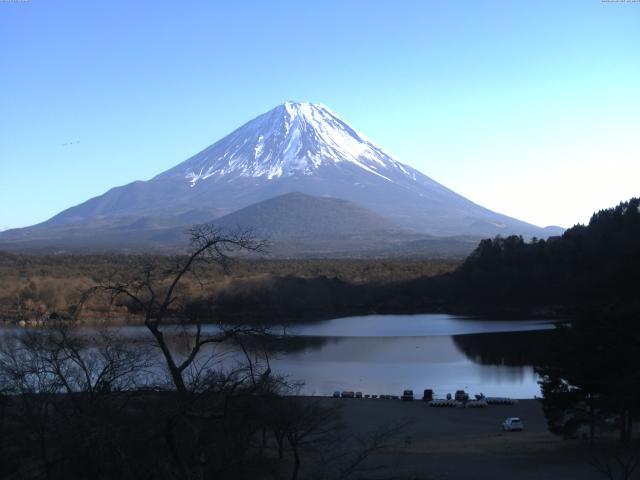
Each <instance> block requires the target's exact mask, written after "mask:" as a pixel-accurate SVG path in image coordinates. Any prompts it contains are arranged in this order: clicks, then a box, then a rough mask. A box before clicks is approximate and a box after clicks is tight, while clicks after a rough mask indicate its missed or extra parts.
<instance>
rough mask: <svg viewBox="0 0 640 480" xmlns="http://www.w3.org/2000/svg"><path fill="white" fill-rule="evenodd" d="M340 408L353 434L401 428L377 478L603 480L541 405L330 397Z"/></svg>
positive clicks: (382, 456) (378, 457) (379, 460)
mask: <svg viewBox="0 0 640 480" xmlns="http://www.w3.org/2000/svg"><path fill="white" fill-rule="evenodd" d="M326 401H327V403H328V404H334V405H335V404H338V405H341V406H342V414H341V415H342V420H343V423H344V424H345V426H346V427H347V428H348V430H349V431H351V432H354V433H356V434H360V435H363V434H366V433H367V432H371V431H373V430H375V429H377V428H382V427H384V426H386V425H393V424H398V423H402V424H403V425H404V426H403V428H402V430H401V433H400V434H399V435H398V436H397V437H396V440H395V441H394V443H393V444H391V445H389V446H388V447H387V448H385V449H384V450H383V451H381V452H379V453H376V454H375V455H374V456H373V457H372V458H371V459H370V465H371V466H376V469H375V473H374V475H373V476H374V477H377V478H415V479H442V480H445V479H470V480H473V479H477V480H485V479H487V480H488V479H491V480H496V479H502V478H510V479H511V478H515V479H525V480H528V479H532V480H533V479H584V480H590V479H598V478H602V477H600V476H599V475H600V474H599V473H598V472H597V471H596V470H595V469H594V468H593V467H592V466H591V465H590V464H589V460H588V459H589V456H588V451H587V449H586V448H585V447H584V445H583V444H582V443H581V442H580V441H565V440H562V439H559V438H558V437H556V436H554V435H552V434H550V433H549V432H548V431H547V425H546V422H545V418H544V415H543V413H542V408H541V406H540V403H539V402H537V401H536V400H522V401H520V402H518V403H517V404H516V405H500V406H498V405H492V406H489V407H487V408H473V409H464V408H432V407H429V406H428V405H427V404H426V403H424V402H422V401H413V402H402V401H400V400H380V399H375V400H373V399H327V400H326ZM512 416H517V417H520V418H522V420H523V421H524V425H525V429H524V431H523V432H503V431H502V430H501V423H502V422H503V421H504V419H505V418H507V417H512Z"/></svg>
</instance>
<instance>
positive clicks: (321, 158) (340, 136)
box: [0, 102, 561, 246]
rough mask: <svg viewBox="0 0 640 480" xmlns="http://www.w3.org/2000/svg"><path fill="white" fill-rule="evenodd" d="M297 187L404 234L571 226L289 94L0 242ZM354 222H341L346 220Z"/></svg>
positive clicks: (146, 218) (159, 221) (187, 211)
mask: <svg viewBox="0 0 640 480" xmlns="http://www.w3.org/2000/svg"><path fill="white" fill-rule="evenodd" d="M294 192H300V193H301V194H304V195H306V196H313V197H322V198H332V199H341V200H345V201H348V202H350V203H352V204H355V206H357V208H364V209H367V210H370V211H371V214H372V215H371V218H373V217H374V216H375V217H376V218H380V219H381V224H383V225H381V228H380V230H388V229H389V225H393V229H394V231H395V232H396V234H397V232H400V231H403V232H406V233H407V234H410V235H429V236H439V237H451V236H474V237H478V236H495V235H497V234H501V235H507V234H521V235H524V236H538V237H548V236H549V235H554V234H557V233H558V232H559V231H561V229H559V228H556V227H548V228H546V229H545V228H540V227H537V226H535V225H532V224H529V223H526V222H523V221H520V220H517V219H514V218H511V217H508V216H506V215H502V214H499V213H496V212H493V211H491V210H488V209H486V208H484V207H482V206H480V205H477V204H475V203H473V202H472V201H470V200H468V199H466V198H464V197H463V196H461V195H459V194H457V193H455V192H454V191H452V190H450V189H448V188H446V187H445V186H443V185H441V184H439V183H438V182H436V181H434V180H432V179H431V178H429V177H427V176H426V175H424V174H422V173H420V172H419V171H417V170H416V169H414V168H412V167H410V166H408V165H406V164H403V163H401V162H399V161H397V160H396V159H394V158H393V157H392V156H391V155H390V154H388V153H386V152H385V151H384V150H383V149H382V148H381V147H379V146H377V145H376V144H375V143H373V142H372V141H371V140H369V139H368V138H367V137H365V136H364V135H363V134H362V133H360V132H358V131H357V130H355V129H354V128H353V127H351V126H349V125H348V124H347V123H345V122H344V121H343V120H341V119H340V117H338V115H336V114H335V113H333V112H332V111H331V110H329V108H327V107H326V106H324V105H321V104H314V103H297V102H287V103H285V104H283V105H280V106H277V107H276V108H274V109H272V110H270V111H268V112H266V113H264V114H262V115H260V116H258V117H256V118H255V119H253V120H251V121H250V122H248V123H246V124H245V125H243V126H241V127H240V128H238V129H237V130H235V131H233V132H232V133H230V134H229V135H227V136H226V137H224V138H222V139H221V140H219V141H217V142H216V143H214V144H213V145H211V146H209V147H207V148H205V149H204V150H202V151H201V152H199V153H197V154H196V155H194V156H192V157H191V158H189V159H187V160H185V161H183V162H182V163H180V164H178V165H176V166H175V167H173V168H171V169H169V170H167V171H165V172H162V173H160V174H159V175H157V176H155V177H154V178H152V179H150V180H148V181H136V182H133V183H130V184H127V185H124V186H120V187H116V188H113V189H111V190H109V191H107V192H106V193H104V194H103V195H100V196H98V197H95V198H92V199H90V200H88V201H86V202H84V203H82V204H80V205H77V206H75V207H71V208H69V209H67V210H64V211H63V212H61V213H59V214H57V215H56V216H54V217H52V218H51V219H49V220H47V221H46V222H44V223H41V224H39V225H36V226H33V227H28V228H24V229H16V230H11V231H7V232H3V233H0V245H1V244H2V243H5V242H27V243H29V242H34V241H35V242H36V243H37V244H38V245H44V244H47V243H48V244H51V245H54V244H60V245H62V244H64V243H65V241H67V243H68V241H70V239H76V240H75V241H74V242H71V243H73V244H74V245H75V244H81V243H82V239H83V238H84V239H86V241H88V242H90V241H93V240H95V239H97V238H105V235H106V237H109V238H112V240H113V241H112V244H114V245H115V244H121V245H123V246H125V245H126V244H127V242H128V239H132V238H138V239H144V241H150V239H151V238H163V235H162V233H163V229H172V228H176V227H180V226H184V225H189V224H193V223H198V222H204V221H212V220H214V219H219V218H220V217H223V216H225V215H228V214H231V213H233V212H236V211H239V210H240V209H243V208H245V207H248V206H250V205H252V204H256V203H259V202H264V201H266V200H269V199H273V198H275V197H279V196H282V195H285V194H290V193H294ZM285 198H289V197H285ZM291 198H296V197H295V196H293V197H291ZM321 204H322V205H324V204H323V203H319V204H317V205H321ZM326 205H331V203H326ZM327 208H330V207H327ZM280 212H283V210H282V208H281V209H280ZM284 212H286V209H285V210H284ZM338 214H340V215H347V214H346V213H345V210H339V211H336V215H338ZM360 214H361V212H360ZM281 216H282V215H280V217H281ZM285 216H286V214H285ZM280 217H278V218H280ZM232 218H235V217H232ZM276 220H277V219H276ZM223 223H224V221H223ZM276 223H277V221H276ZM349 223H350V222H349V221H348V218H345V219H343V221H342V222H341V224H342V225H345V228H347V227H348V225H349ZM382 227H384V228H382ZM274 228H276V229H277V225H276V227H274ZM125 232H126V234H125ZM141 232H147V233H146V234H144V235H142V236H140V234H141ZM149 232H151V233H149ZM300 233H304V232H300ZM311 233H313V232H311ZM344 233H345V234H350V233H353V232H349V231H348V228H347V230H346V231H345V232H344ZM156 234H157V235H156ZM154 235H155V236H154ZM165 237H166V235H165ZM141 242H142V240H141ZM142 243H143V242H142ZM160 243H162V242H161V241H160Z"/></svg>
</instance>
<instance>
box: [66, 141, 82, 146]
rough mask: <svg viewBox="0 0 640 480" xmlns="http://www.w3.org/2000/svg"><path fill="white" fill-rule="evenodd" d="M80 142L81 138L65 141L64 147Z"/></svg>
mask: <svg viewBox="0 0 640 480" xmlns="http://www.w3.org/2000/svg"><path fill="white" fill-rule="evenodd" d="M78 143H80V140H76V141H73V142H65V143H63V144H62V146H63V147H68V146H70V145H77V144H78Z"/></svg>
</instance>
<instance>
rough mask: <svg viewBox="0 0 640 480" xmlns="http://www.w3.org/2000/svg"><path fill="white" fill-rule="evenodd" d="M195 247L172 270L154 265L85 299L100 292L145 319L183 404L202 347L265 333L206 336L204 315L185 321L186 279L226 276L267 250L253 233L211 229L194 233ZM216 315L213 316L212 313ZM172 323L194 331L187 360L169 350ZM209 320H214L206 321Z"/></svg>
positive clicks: (241, 329) (244, 330)
mask: <svg viewBox="0 0 640 480" xmlns="http://www.w3.org/2000/svg"><path fill="white" fill-rule="evenodd" d="M189 233H190V236H191V245H190V249H189V253H188V254H187V255H186V256H185V257H181V258H178V259H177V261H176V264H175V266H174V267H173V268H171V269H168V270H164V271H159V268H158V266H157V265H156V264H154V263H153V262H151V261H148V262H146V263H145V264H144V265H143V267H142V269H141V270H140V271H139V272H138V273H137V275H135V278H132V279H129V280H127V281H120V282H118V281H109V282H107V283H105V284H101V285H98V286H96V287H94V288H92V289H91V290H90V291H89V292H87V294H86V295H85V299H86V298H88V296H89V295H91V294H93V293H95V292H98V291H102V292H108V293H109V294H111V295H112V297H113V299H115V298H117V297H125V298H127V299H128V300H129V301H131V302H132V303H133V304H134V305H135V306H136V307H137V308H138V309H139V310H140V311H141V312H142V314H143V315H144V325H145V326H146V327H147V329H148V330H149V332H150V333H151V334H152V335H153V338H154V339H155V342H156V345H157V346H158V347H159V349H160V351H161V352H162V356H163V358H164V361H165V363H166V366H167V369H168V372H169V375H170V377H171V380H172V382H173V384H174V386H175V389H176V391H177V392H178V394H179V395H180V396H181V397H182V398H184V397H186V396H187V394H188V392H189V386H188V385H187V382H186V381H185V375H186V372H187V371H188V369H189V368H190V367H192V366H193V365H194V363H195V362H196V361H197V359H198V355H199V354H200V352H201V351H202V349H203V347H205V346H206V345H208V344H220V343H223V342H225V341H228V340H237V339H239V338H241V337H242V336H245V335H249V334H252V333H254V332H255V333H262V331H257V330H256V329H255V328H252V327H246V326H237V327H232V328H221V329H219V330H217V331H215V332H208V333H206V334H205V333H204V332H203V328H202V323H203V318H202V317H201V314H202V312H199V311H196V312H192V314H191V315H187V314H186V312H185V309H184V305H181V302H180V300H181V298H180V294H179V287H180V284H181V282H182V281H183V279H184V278H185V277H186V276H187V275H189V274H192V275H196V276H197V270H198V269H199V268H201V267H202V266H203V265H209V264H212V263H213V264H217V265H218V266H220V267H221V268H223V269H224V270H225V271H228V269H229V266H230V264H231V263H232V261H233V254H235V253H237V252H263V251H264V249H265V247H266V244H265V242H264V241H260V240H258V239H256V238H255V237H254V236H253V234H252V232H251V231H250V230H239V231H236V232H231V233H228V232H225V231H223V230H221V229H219V228H217V227H215V226H212V225H199V226H196V227H194V228H192V229H191V230H190V231H189ZM208 313H212V312H208ZM170 317H171V320H172V321H173V322H174V323H178V324H179V325H181V326H183V327H190V330H189V331H188V332H187V337H188V338H190V339H191V340H192V341H191V343H190V347H189V351H188V352H187V354H186V355H185V356H184V358H182V359H180V360H178V358H177V356H176V355H175V354H174V352H173V351H172V350H171V346H170V344H169V342H168V339H167V332H166V327H167V325H166V323H167V320H168V319H169V318H170ZM207 320H211V319H207Z"/></svg>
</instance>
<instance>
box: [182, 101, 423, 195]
mask: <svg viewBox="0 0 640 480" xmlns="http://www.w3.org/2000/svg"><path fill="white" fill-rule="evenodd" d="M341 164H349V165H352V166H357V167H359V168H360V169H362V170H365V171H366V172H368V173H370V174H373V175H376V176H377V177H380V178H382V179H385V180H387V181H390V182H392V181H393V180H392V178H391V177H393V176H394V175H397V174H398V173H401V174H404V175H406V176H409V177H411V178H414V179H415V171H414V170H413V169H411V168H410V167H407V166H405V165H403V164H401V163H399V162H397V161H395V160H394V159H393V158H391V156H390V155H388V154H386V153H385V152H384V151H383V150H382V149H381V148H380V147H378V146H377V145H375V144H374V143H372V142H371V141H370V140H369V139H367V138H366V137H365V136H364V135H363V134H361V133H359V132H358V131H356V130H355V129H353V128H351V127H350V126H349V125H347V124H346V123H345V122H344V121H342V120H341V119H340V118H339V117H338V116H337V115H336V114H335V113H333V112H332V111H331V110H329V108H327V107H326V106H324V105H322V104H318V103H306V102H286V103H284V104H283V105H280V106H278V107H276V108H274V109H273V110H270V111H268V112H267V113H264V114H263V115H260V116H259V117H257V118H255V119H253V120H251V121H250V122H248V123H246V124H245V125H243V126H242V127H240V128H239V129H237V130H235V131H234V132H232V133H231V134H229V135H228V136H226V137H225V138H223V139H222V140H220V141H218V142H216V143H215V144H213V145H211V146H210V147H208V148H206V149H205V150H203V151H202V152H200V153H198V154H197V155H195V156H193V157H191V158H190V159H188V160H187V161H185V162H183V163H182V164H180V165H178V166H177V167H175V169H172V170H171V171H172V172H174V171H175V170H176V169H177V170H178V171H179V170H181V171H182V174H183V175H185V177H186V179H187V180H188V181H189V182H190V184H191V186H195V185H196V184H197V183H198V182H200V181H203V180H206V179H209V178H212V179H220V178H223V177H224V178H227V179H228V178H229V177H233V178H235V177H262V178H264V179H269V180H272V179H276V178H279V177H283V176H293V175H313V174H314V172H315V171H317V170H319V169H321V168H325V167H335V166H339V165H341ZM176 173H177V172H176Z"/></svg>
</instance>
